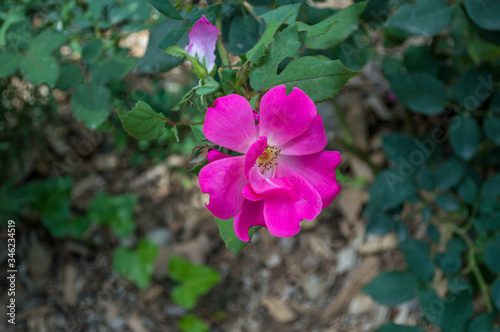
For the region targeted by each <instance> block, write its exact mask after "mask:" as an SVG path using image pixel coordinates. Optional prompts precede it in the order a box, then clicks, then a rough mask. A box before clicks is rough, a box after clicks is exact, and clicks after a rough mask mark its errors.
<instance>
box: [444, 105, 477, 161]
mask: <svg viewBox="0 0 500 332" xmlns="http://www.w3.org/2000/svg"><path fill="white" fill-rule="evenodd" d="M449 134H450V143H451V146H452V148H453V150H454V151H455V153H456V154H458V155H459V156H461V157H462V158H464V159H465V160H469V159H471V158H472V157H474V155H475V154H476V152H477V150H478V148H479V141H480V138H481V137H480V131H479V126H478V124H477V122H476V120H475V119H474V118H473V117H472V116H469V115H461V114H458V115H455V116H454V117H453V119H452V120H451V124H450V127H449Z"/></svg>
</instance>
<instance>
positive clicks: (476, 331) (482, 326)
mask: <svg viewBox="0 0 500 332" xmlns="http://www.w3.org/2000/svg"><path fill="white" fill-rule="evenodd" d="M499 295H500V294H499ZM499 298H500V297H499ZM494 321H495V314H494V313H492V312H487V313H484V314H481V315H479V316H477V317H476V318H474V319H473V320H472V321H471V322H470V324H469V325H468V327H467V332H495V330H493V327H492V326H493V322H494Z"/></svg>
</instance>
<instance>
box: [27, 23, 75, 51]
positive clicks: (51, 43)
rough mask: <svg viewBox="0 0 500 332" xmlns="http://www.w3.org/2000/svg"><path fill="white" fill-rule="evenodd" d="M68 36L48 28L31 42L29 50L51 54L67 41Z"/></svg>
mask: <svg viewBox="0 0 500 332" xmlns="http://www.w3.org/2000/svg"><path fill="white" fill-rule="evenodd" d="M67 39H68V37H66V36H65V35H63V34H62V33H60V32H57V31H56V30H54V29H51V28H47V29H45V30H43V31H42V32H41V33H39V34H38V35H36V37H35V38H33V39H32V40H30V42H29V50H31V51H35V50H36V52H37V53H38V52H39V53H42V52H44V53H47V54H50V53H52V52H53V51H55V50H57V49H58V48H59V47H60V46H61V45H62V44H64V43H65V42H66V40H67Z"/></svg>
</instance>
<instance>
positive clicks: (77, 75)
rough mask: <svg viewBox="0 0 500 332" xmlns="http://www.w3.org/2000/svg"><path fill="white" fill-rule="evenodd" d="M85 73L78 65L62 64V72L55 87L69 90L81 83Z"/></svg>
mask: <svg viewBox="0 0 500 332" xmlns="http://www.w3.org/2000/svg"><path fill="white" fill-rule="evenodd" d="M84 78H85V75H84V74H83V73H82V71H81V70H80V68H78V66H76V65H68V64H63V65H61V73H60V74H59V79H58V80H57V82H56V85H55V87H56V88H58V89H61V90H68V89H70V88H73V87H75V86H77V85H78V84H80V83H81V82H82V81H83V79H84Z"/></svg>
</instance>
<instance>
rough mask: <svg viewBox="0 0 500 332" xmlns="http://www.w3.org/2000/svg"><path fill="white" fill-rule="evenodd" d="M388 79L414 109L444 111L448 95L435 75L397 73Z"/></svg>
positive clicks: (436, 112)
mask: <svg viewBox="0 0 500 332" xmlns="http://www.w3.org/2000/svg"><path fill="white" fill-rule="evenodd" d="M433 1H434V0H433ZM388 79H389V82H390V83H391V88H392V91H393V92H394V94H395V95H396V97H397V98H398V99H399V100H400V101H401V102H402V103H403V104H404V105H405V106H406V107H408V108H409V109H411V110H412V111H414V112H416V113H420V114H424V115H438V114H441V113H442V112H443V110H444V107H445V106H446V102H447V99H448V96H447V92H446V87H445V85H444V84H443V82H441V81H440V80H439V79H438V78H436V77H435V76H432V75H430V74H428V73H423V72H421V73H414V74H409V73H397V74H391V75H389V76H388Z"/></svg>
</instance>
